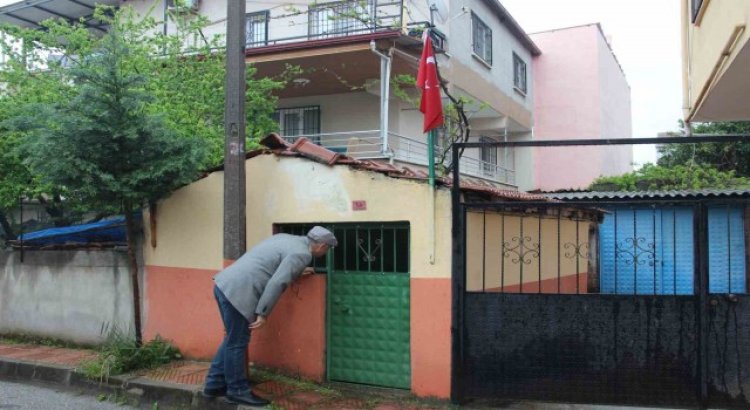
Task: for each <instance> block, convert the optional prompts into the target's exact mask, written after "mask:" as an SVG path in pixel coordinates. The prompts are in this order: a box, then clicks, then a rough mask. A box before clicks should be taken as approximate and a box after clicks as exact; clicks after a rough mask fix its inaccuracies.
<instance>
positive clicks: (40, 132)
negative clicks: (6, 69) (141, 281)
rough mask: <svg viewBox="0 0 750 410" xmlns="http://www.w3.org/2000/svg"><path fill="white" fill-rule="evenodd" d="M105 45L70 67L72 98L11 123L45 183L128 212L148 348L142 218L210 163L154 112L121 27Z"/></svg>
mask: <svg viewBox="0 0 750 410" xmlns="http://www.w3.org/2000/svg"><path fill="white" fill-rule="evenodd" d="M97 45H98V47H97V48H96V49H94V50H93V51H94V52H93V53H91V54H90V55H89V56H88V57H87V58H85V59H82V60H81V61H79V62H78V64H76V66H75V67H73V68H71V69H70V70H69V75H70V79H71V91H70V97H71V98H70V99H69V100H68V101H58V102H56V103H46V104H44V103H39V104H30V105H28V106H27V107H26V108H25V111H24V112H23V113H22V114H20V115H19V116H18V117H16V118H14V119H13V121H11V124H12V125H13V126H14V128H15V129H18V130H22V131H26V132H27V133H28V134H27V137H26V138H25V140H24V148H23V150H22V151H23V152H25V153H26V155H25V156H24V163H25V164H26V165H28V167H29V169H30V170H31V171H32V172H33V173H34V174H35V175H39V176H40V177H41V179H42V180H43V182H45V183H48V184H51V185H53V186H60V187H65V189H66V193H67V195H69V196H70V197H72V198H76V199H77V200H78V201H80V202H81V203H84V204H87V205H89V206H91V207H96V208H97V209H109V210H112V211H122V212H123V213H124V214H125V218H126V231H127V242H128V255H129V260H130V272H131V278H132V285H133V294H134V301H135V325H136V326H135V327H136V341H137V343H139V344H140V342H141V340H142V339H141V328H140V308H139V306H140V292H139V289H138V267H137V263H136V258H135V246H136V242H135V231H136V221H135V220H134V214H135V212H136V211H137V210H138V209H139V208H140V207H141V206H142V205H143V204H145V203H147V202H152V201H156V200H158V199H160V198H162V197H164V196H165V195H167V194H168V193H169V192H171V191H172V190H174V189H175V188H177V187H179V186H181V185H185V184H187V183H189V182H191V181H192V180H193V179H194V178H195V176H196V175H197V172H198V170H199V166H200V165H201V164H203V163H204V162H203V161H204V156H205V155H204V154H205V147H204V146H203V145H202V144H201V143H200V141H199V140H198V139H197V138H196V137H191V136H187V135H179V133H178V132H176V131H175V130H173V129H172V128H170V127H169V126H168V125H167V122H166V121H165V119H164V118H163V117H162V116H158V115H154V114H152V113H150V112H149V111H150V110H149V108H150V106H149V104H151V103H153V101H154V97H153V96H152V95H151V93H150V92H149V87H148V79H147V77H146V76H144V75H141V74H137V73H134V71H132V70H129V69H128V68H127V63H128V62H129V61H131V60H130V57H132V56H131V53H132V50H131V49H130V46H129V42H128V39H127V37H125V36H123V32H121V31H120V27H118V26H117V25H115V26H113V27H111V29H110V32H109V33H108V34H106V35H105V36H104V37H103V38H102V40H101V41H99V42H98V43H97Z"/></svg>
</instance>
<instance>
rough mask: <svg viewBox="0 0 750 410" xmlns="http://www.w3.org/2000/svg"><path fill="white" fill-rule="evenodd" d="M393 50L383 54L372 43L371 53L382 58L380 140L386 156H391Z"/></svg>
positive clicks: (372, 41)
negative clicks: (390, 108) (390, 100)
mask: <svg viewBox="0 0 750 410" xmlns="http://www.w3.org/2000/svg"><path fill="white" fill-rule="evenodd" d="M392 50H393V48H391V50H390V51H389V52H388V54H383V53H381V52H380V51H378V49H377V48H376V47H375V41H374V40H371V41H370V51H372V52H373V53H375V55H377V56H378V57H380V140H381V141H382V142H383V148H382V150H381V152H382V153H383V155H386V156H390V154H389V152H388V110H389V102H388V100H389V98H390V95H389V94H390V88H391V55H392Z"/></svg>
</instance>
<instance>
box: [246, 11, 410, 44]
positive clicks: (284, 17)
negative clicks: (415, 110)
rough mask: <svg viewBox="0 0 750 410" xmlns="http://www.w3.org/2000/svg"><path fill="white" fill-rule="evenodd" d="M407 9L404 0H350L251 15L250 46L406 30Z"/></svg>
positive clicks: (248, 16)
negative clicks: (405, 16) (404, 24)
mask: <svg viewBox="0 0 750 410" xmlns="http://www.w3.org/2000/svg"><path fill="white" fill-rule="evenodd" d="M403 10H404V8H403V0H348V1H336V2H324V3H318V4H315V5H311V6H309V7H308V6H300V7H299V9H293V8H284V9H272V10H270V11H265V10H264V11H260V12H254V13H248V15H247V20H246V38H247V47H248V48H253V47H264V46H272V45H278V44H285V43H295V42H299V41H307V40H319V39H326V38H332V37H343V36H352V35H358V34H370V33H376V32H381V31H389V30H390V31H393V30H403V29H404V26H403V21H404V19H403Z"/></svg>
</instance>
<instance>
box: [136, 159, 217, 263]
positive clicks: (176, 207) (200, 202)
mask: <svg viewBox="0 0 750 410" xmlns="http://www.w3.org/2000/svg"><path fill="white" fill-rule="evenodd" d="M223 204H224V173H223V172H214V173H212V174H210V175H208V176H207V177H206V178H203V179H201V180H198V181H196V182H194V183H192V184H190V185H188V186H186V187H183V188H181V189H178V190H177V191H176V192H174V193H173V194H172V195H171V196H169V197H168V198H166V199H165V200H163V201H161V202H159V204H158V206H157V212H156V241H157V243H156V245H157V246H156V248H153V247H152V246H151V236H152V232H151V229H150V223H149V222H150V215H149V213H148V212H144V220H143V225H144V235H145V239H146V240H145V241H144V248H143V256H144V259H145V264H146V265H156V266H171V267H184V268H193V269H213V270H216V271H218V270H219V269H221V268H222V267H223V235H224V233H223V229H224V205H223Z"/></svg>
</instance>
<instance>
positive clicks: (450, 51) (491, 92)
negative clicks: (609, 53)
mask: <svg viewBox="0 0 750 410" xmlns="http://www.w3.org/2000/svg"><path fill="white" fill-rule="evenodd" d="M164 1H167V2H168V3H166V4H165V3H164ZM68 3H69V2H68V0H51V1H49V0H48V1H31V2H23V3H17V4H16V5H14V6H8V7H5V8H2V9H0V20H4V21H9V22H13V23H15V24H24V25H33V24H35V22H38V21H41V20H43V19H45V18H54V17H60V16H67V17H72V18H75V17H78V16H82V15H85V13H87V12H88V13H90V10H86V9H85V8H84V7H83V6H82V5H83V4H93V3H94V1H93V0H85V1H82V0H78V1H76V2H74V3H73V4H68ZM105 3H106V2H105ZM109 3H113V2H109ZM170 3H171V2H170V1H169V0H163V1H159V0H156V3H154V1H152V0H122V1H120V2H119V3H118V4H120V5H129V6H132V7H134V8H135V9H136V10H137V11H139V12H141V13H146V12H147V10H149V9H151V10H155V13H164V15H165V16H166V15H167V14H168V13H167V12H166V10H168V9H169V7H171V5H170ZM189 5H190V6H191V9H190V10H191V12H190V13H183V14H181V15H180V17H179V18H186V19H190V18H192V17H193V16H194V14H198V13H199V14H202V15H204V16H206V17H207V18H208V19H209V21H210V25H209V26H208V27H207V29H206V30H205V34H206V35H207V36H211V35H213V34H223V33H225V32H226V1H225V0H223V1H221V0H217V1H202V2H201V1H192V2H189ZM73 6H75V7H76V8H75V9H73ZM156 17H160V16H156ZM164 21H165V23H164V27H163V30H164V31H165V32H169V31H170V30H174V29H175V27H176V22H175V21H171V20H170V19H169V18H165V19H164ZM430 22H434V27H435V30H434V36H433V37H434V39H435V43H436V45H437V46H438V49H439V50H440V54H439V56H438V65H439V67H440V73H441V75H442V76H443V78H444V79H445V80H446V81H447V83H448V88H449V90H450V92H451V93H452V94H453V95H454V96H456V97H465V98H466V99H467V100H468V101H469V103H468V104H467V109H468V114H469V117H470V121H471V128H472V135H473V136H474V137H473V139H475V140H483V141H491V140H501V139H509V140H513V139H519V138H531V132H532V126H533V107H534V101H533V100H534V89H533V87H534V83H533V81H532V78H533V72H532V71H533V66H532V59H533V57H534V56H536V55H539V53H540V51H539V49H538V48H537V47H536V45H534V43H533V42H532V41H531V39H530V38H529V37H528V36H527V35H526V33H524V31H523V30H522V29H521V27H520V26H519V25H518V24H517V23H516V22H515V20H513V18H512V17H511V16H510V15H509V14H508V12H507V11H506V10H505V9H504V8H503V6H502V5H501V4H500V3H499V2H498V1H496V0H471V1H467V2H459V1H449V2H443V1H440V2H432V1H430V2H428V1H422V0H365V1H343V2H340V1H337V2H312V1H311V2H309V4H305V3H304V2H303V3H302V4H300V3H290V2H288V1H284V0H268V1H265V2H248V3H247V15H246V27H247V30H246V33H247V45H246V46H247V62H248V63H250V64H253V65H254V66H255V67H256V68H257V73H258V75H259V76H267V75H275V74H278V73H280V72H282V71H283V70H284V67H285V66H286V65H287V64H291V65H296V66H298V67H300V68H301V69H302V70H303V73H302V74H301V75H300V76H299V77H298V78H295V79H294V80H293V81H291V82H290V83H289V86H288V87H287V88H286V89H285V90H283V91H281V92H280V93H279V95H278V96H279V109H278V111H277V113H276V116H277V118H278V121H279V126H280V131H281V134H282V135H284V136H285V137H287V138H289V139H290V140H291V139H294V138H295V137H298V136H301V135H304V136H306V137H308V138H310V139H312V140H313V141H315V142H317V143H319V144H321V145H323V146H326V147H327V148H329V149H332V150H334V151H338V152H342V153H347V154H350V155H353V156H355V157H358V158H373V159H382V160H388V161H393V162H396V163H403V164H411V165H418V166H423V165H426V164H427V144H426V137H425V136H424V135H423V134H422V132H421V123H422V120H421V113H419V111H418V110H417V107H415V106H414V105H413V104H412V103H409V102H406V101H403V100H401V99H399V98H397V97H395V96H394V93H393V92H391V91H392V90H391V88H392V87H387V86H388V85H389V83H390V82H391V79H392V78H394V76H396V75H398V74H411V75H416V71H417V64H418V57H419V53H420V52H421V38H420V36H421V32H422V31H423V30H424V29H425V28H426V27H428V26H429V25H430ZM523 155H527V154H524V153H523V152H519V155H518V158H516V155H514V154H513V153H512V152H510V151H503V152H498V150H497V149H494V148H487V149H483V150H481V151H480V150H477V151H476V152H469V151H467V152H466V153H465V155H464V158H463V160H462V161H463V162H462V169H463V170H464V172H466V173H468V174H470V175H472V176H475V177H478V178H481V179H483V180H485V181H487V182H491V183H495V184H498V185H501V186H505V187H507V188H510V189H515V188H517V187H520V188H530V187H531V185H530V184H531V182H532V181H531V180H530V179H529V180H527V179H528V178H527V176H528V175H531V172H530V166H531V164H530V161H528V160H527V159H526V158H523ZM527 156H528V155H527ZM515 164H518V166H516V165H515ZM524 167H529V169H528V170H526V169H524Z"/></svg>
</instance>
